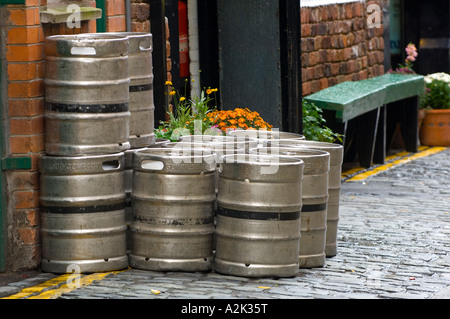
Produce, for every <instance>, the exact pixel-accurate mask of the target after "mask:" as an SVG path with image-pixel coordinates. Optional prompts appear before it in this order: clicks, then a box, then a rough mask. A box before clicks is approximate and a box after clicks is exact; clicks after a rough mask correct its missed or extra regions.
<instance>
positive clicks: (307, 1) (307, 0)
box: [300, 0, 365, 7]
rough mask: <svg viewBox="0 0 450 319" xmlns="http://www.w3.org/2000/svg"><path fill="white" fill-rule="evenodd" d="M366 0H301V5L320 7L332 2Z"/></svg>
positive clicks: (362, 0)
mask: <svg viewBox="0 0 450 319" xmlns="http://www.w3.org/2000/svg"><path fill="white" fill-rule="evenodd" d="M364 1H365V0H300V6H301V7H318V6H327V5H330V4H339V3H348V2H364Z"/></svg>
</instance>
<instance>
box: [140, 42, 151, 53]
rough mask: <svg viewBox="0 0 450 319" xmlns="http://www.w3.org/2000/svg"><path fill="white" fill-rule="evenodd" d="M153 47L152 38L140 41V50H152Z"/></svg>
mask: <svg viewBox="0 0 450 319" xmlns="http://www.w3.org/2000/svg"><path fill="white" fill-rule="evenodd" d="M151 49H152V45H151V41H150V40H148V39H147V40H142V41H141V42H139V50H141V51H150V50H151Z"/></svg>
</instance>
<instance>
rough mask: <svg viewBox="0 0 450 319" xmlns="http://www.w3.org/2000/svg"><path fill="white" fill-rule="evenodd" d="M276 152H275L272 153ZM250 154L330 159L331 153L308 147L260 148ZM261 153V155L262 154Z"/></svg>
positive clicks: (254, 149)
mask: <svg viewBox="0 0 450 319" xmlns="http://www.w3.org/2000/svg"><path fill="white" fill-rule="evenodd" d="M270 150H274V151H275V152H271V151H270ZM250 152H256V154H261V155H269V156H286V157H297V156H302V157H324V158H325V157H330V153H329V152H327V151H324V150H319V149H316V148H315V149H312V148H307V147H284V146H283V147H282V146H276V147H274V146H272V147H270V146H269V147H258V148H253V149H251V150H250ZM260 152H261V153H260Z"/></svg>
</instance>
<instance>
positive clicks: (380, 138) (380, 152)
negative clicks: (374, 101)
mask: <svg viewBox="0 0 450 319" xmlns="http://www.w3.org/2000/svg"><path fill="white" fill-rule="evenodd" d="M386 116H387V106H386V105H383V106H382V107H381V108H380V117H379V119H378V128H377V133H376V134H377V135H376V140H375V151H374V154H373V162H374V163H376V164H384V161H385V160H386Z"/></svg>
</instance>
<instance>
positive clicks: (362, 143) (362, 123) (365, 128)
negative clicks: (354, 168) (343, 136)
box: [356, 107, 381, 167]
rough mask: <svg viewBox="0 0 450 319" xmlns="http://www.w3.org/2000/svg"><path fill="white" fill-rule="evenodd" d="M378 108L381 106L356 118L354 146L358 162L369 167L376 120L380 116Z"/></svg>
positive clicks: (373, 144)
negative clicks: (356, 127) (356, 131)
mask: <svg viewBox="0 0 450 319" xmlns="http://www.w3.org/2000/svg"><path fill="white" fill-rule="evenodd" d="M380 108H381V107H379V108H377V109H376V110H373V111H370V112H368V113H365V114H363V115H361V116H359V118H358V127H359V130H358V136H357V146H356V147H357V152H358V156H359V164H360V165H361V166H362V167H370V166H371V165H372V160H373V154H374V151H375V140H376V134H377V128H378V120H379V118H380Z"/></svg>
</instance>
